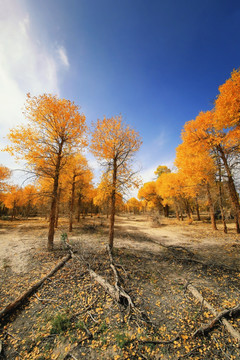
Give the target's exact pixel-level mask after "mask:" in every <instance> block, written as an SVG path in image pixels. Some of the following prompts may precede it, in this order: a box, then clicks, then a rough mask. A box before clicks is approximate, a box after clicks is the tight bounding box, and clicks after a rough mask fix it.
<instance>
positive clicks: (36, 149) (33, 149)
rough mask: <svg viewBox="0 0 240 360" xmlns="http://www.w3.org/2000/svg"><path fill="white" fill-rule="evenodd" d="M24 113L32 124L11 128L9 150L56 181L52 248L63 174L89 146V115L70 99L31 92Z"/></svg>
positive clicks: (49, 245)
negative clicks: (87, 141)
mask: <svg viewBox="0 0 240 360" xmlns="http://www.w3.org/2000/svg"><path fill="white" fill-rule="evenodd" d="M24 115H25V117H26V118H27V119H28V121H29V122H28V125H26V126H19V127H17V128H14V129H12V130H11V131H10V133H9V135H8V138H9V139H10V141H11V142H12V146H11V147H8V148H7V150H8V151H9V152H10V153H12V154H14V155H15V156H16V157H17V158H22V159H24V160H25V161H26V162H27V164H28V168H29V171H32V172H33V173H34V174H35V175H36V176H37V177H44V178H48V179H49V181H50V182H51V184H52V192H51V210H50V221H49V232H48V250H52V249H53V240H54V222H55V215H56V204H57V194H58V184H59V176H60V173H61V171H62V170H63V168H64V166H65V165H66V163H67V161H68V158H69V157H70V156H72V155H73V154H74V153H76V152H78V151H80V150H81V148H82V147H83V146H85V145H86V138H85V132H86V125H85V116H84V115H83V114H80V112H79V107H78V106H77V105H75V104H74V103H73V102H71V101H70V100H66V99H59V98H57V97H56V96H53V95H51V94H43V95H40V96H34V97H31V96H30V95H29V94H28V97H27V101H26V104H25V110H24Z"/></svg>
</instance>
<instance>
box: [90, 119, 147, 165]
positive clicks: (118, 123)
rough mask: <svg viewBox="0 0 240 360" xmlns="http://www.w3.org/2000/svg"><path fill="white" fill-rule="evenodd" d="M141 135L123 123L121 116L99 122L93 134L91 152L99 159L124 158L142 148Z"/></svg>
mask: <svg viewBox="0 0 240 360" xmlns="http://www.w3.org/2000/svg"><path fill="white" fill-rule="evenodd" d="M141 143H142V142H141V140H140V137H139V134H138V133H137V132H136V131H134V130H133V129H130V127H129V126H127V125H125V124H124V123H123V121H122V117H121V116H116V117H113V118H106V117H104V119H103V120H98V121H97V123H96V125H95V128H94V131H93V133H92V145H91V150H92V153H93V154H94V156H96V158H97V159H99V160H102V159H105V160H111V159H113V158H115V157H118V158H123V157H124V156H126V155H127V154H128V153H129V156H130V154H132V153H133V152H136V151H137V150H138V149H139V147H140V146H141Z"/></svg>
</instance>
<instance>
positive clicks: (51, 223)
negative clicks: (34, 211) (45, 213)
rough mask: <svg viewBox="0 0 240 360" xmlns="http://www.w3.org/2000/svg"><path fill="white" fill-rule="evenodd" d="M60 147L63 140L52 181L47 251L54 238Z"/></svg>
mask: <svg viewBox="0 0 240 360" xmlns="http://www.w3.org/2000/svg"><path fill="white" fill-rule="evenodd" d="M62 149H63V141H62V142H61V143H60V145H59V150H58V157H57V163H56V168H55V175H54V182H53V191H52V203H51V210H50V220H49V231H48V245H47V248H48V250H49V251H51V250H53V240H54V230H55V229H54V225H55V218H56V206H57V196H58V182H59V173H60V165H61V158H62Z"/></svg>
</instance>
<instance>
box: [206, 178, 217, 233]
mask: <svg viewBox="0 0 240 360" xmlns="http://www.w3.org/2000/svg"><path fill="white" fill-rule="evenodd" d="M206 187H207V197H208V205H209V212H210V217H211V224H212V228H213V230H217V225H216V220H215V217H214V206H213V201H212V196H211V193H210V186H209V183H207V184H206Z"/></svg>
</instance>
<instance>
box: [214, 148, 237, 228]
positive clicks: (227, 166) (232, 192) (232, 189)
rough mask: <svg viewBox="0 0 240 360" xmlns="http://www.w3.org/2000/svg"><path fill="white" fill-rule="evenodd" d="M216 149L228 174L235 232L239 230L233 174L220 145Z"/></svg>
mask: <svg viewBox="0 0 240 360" xmlns="http://www.w3.org/2000/svg"><path fill="white" fill-rule="evenodd" d="M217 150H218V153H219V155H220V157H221V159H222V162H223V165H224V168H225V170H226V173H227V176H228V182H227V184H228V189H229V194H230V197H231V201H232V204H233V206H234V208H235V213H236V219H237V220H236V225H237V233H239V232H240V228H239V227H240V226H239V225H240V204H239V198H238V193H237V190H236V187H235V184H234V181H233V176H232V172H231V169H230V167H229V165H228V161H227V158H226V155H225V153H224V151H223V149H222V147H221V146H220V145H218V146H217Z"/></svg>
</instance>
